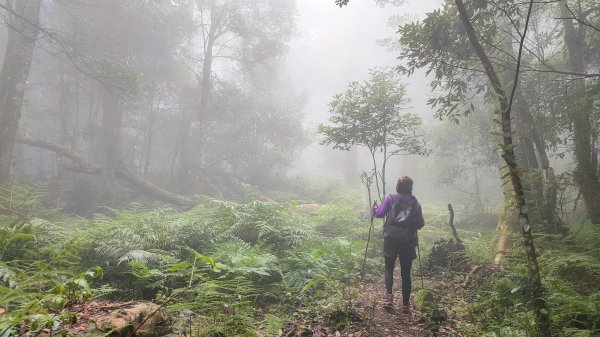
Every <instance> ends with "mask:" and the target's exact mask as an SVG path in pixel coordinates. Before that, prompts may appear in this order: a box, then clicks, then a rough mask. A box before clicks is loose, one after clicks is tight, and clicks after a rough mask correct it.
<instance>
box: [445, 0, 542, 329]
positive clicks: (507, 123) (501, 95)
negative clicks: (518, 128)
mask: <svg viewBox="0 0 600 337" xmlns="http://www.w3.org/2000/svg"><path fill="white" fill-rule="evenodd" d="M455 3H456V7H457V8H458V12H459V16H460V19H461V21H462V22H463V25H464V28H465V30H466V32H467V37H468V38H469V42H470V44H471V46H472V47H473V49H474V50H475V52H476V54H477V56H478V57H479V61H480V62H481V64H482V66H483V68H484V70H485V73H486V75H487V77H488V79H489V81H490V83H491V85H492V88H493V90H494V93H495V94H496V97H497V99H498V103H499V108H500V109H499V110H500V114H501V125H502V138H503V144H502V146H501V147H502V157H503V158H504V160H505V162H506V165H507V168H508V170H509V172H508V173H509V174H508V178H510V181H511V183H512V186H513V189H514V195H515V201H516V206H517V209H518V212H519V220H520V222H521V224H522V227H521V233H522V235H523V244H524V246H525V250H526V252H527V261H528V267H529V275H530V277H531V280H532V297H533V298H532V302H533V306H534V311H535V315H536V323H537V327H538V329H539V334H540V336H544V337H549V336H552V330H551V324H550V313H549V311H548V306H547V304H546V300H545V299H544V294H543V288H542V281H541V277H540V271H539V267H538V263H537V255H536V252H535V245H534V242H533V236H532V233H531V226H530V223H529V215H528V211H527V205H526V200H525V192H524V188H523V184H522V182H521V176H522V171H521V170H520V169H519V167H518V165H517V160H516V157H515V151H514V145H513V138H512V126H511V102H510V101H509V99H508V98H507V95H506V91H505V90H504V87H503V86H502V84H501V82H500V79H499V77H498V74H497V73H496V71H495V69H494V67H493V65H492V63H491V61H490V59H489V57H488V56H487V54H486V53H485V51H484V49H483V47H482V46H481V43H480V42H479V39H478V36H477V33H476V32H475V30H474V29H473V25H472V24H471V21H470V16H469V14H468V13H467V10H466V8H465V5H464V3H463V1H462V0H455ZM532 5H533V0H532V1H531V2H530V3H529V10H528V14H527V19H526V23H525V31H524V32H523V34H522V40H521V41H520V48H522V46H523V42H524V38H525V36H526V30H527V26H528V22H529V15H530V13H531V7H532ZM520 55H521V49H520V50H519V57H518V59H517V60H518V61H517V72H516V77H515V86H516V85H517V83H518V75H519V72H518V70H519V66H520Z"/></svg>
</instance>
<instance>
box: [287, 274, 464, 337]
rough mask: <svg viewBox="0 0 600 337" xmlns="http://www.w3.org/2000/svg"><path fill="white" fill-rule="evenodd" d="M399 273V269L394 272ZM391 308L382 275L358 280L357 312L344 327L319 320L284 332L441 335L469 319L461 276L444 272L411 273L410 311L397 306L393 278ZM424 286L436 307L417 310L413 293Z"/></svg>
mask: <svg viewBox="0 0 600 337" xmlns="http://www.w3.org/2000/svg"><path fill="white" fill-rule="evenodd" d="M394 275H395V277H396V276H399V275H400V270H399V268H397V270H396V271H395V273H394ZM394 281H395V284H394V294H395V299H394V300H395V301H394V306H393V308H391V309H390V308H386V307H385V306H383V304H382V302H383V295H384V293H385V283H384V280H383V277H380V278H378V279H375V280H373V281H372V282H369V283H365V284H362V285H360V286H358V287H357V288H356V290H357V291H358V293H359V294H360V299H359V300H358V305H357V306H356V308H355V310H356V311H357V313H358V314H357V315H349V316H350V317H349V318H350V320H351V322H350V324H349V326H348V327H347V328H345V329H339V330H338V329H336V328H334V327H331V326H327V324H326V323H323V324H313V325H312V326H311V327H310V328H309V329H304V330H296V331H292V330H290V331H289V332H288V333H287V334H283V335H284V336H313V337H324V336H336V337H430V336H431V337H434V336H435V337H438V336H439V337H442V336H461V335H462V334H461V333H460V332H459V331H458V330H459V329H460V328H461V327H465V326H468V325H469V323H467V322H465V321H464V320H463V319H464V317H465V313H466V311H465V306H466V305H467V304H468V302H467V300H466V298H467V297H468V296H467V289H466V287H464V281H465V276H464V275H458V274H453V273H447V272H440V273H437V274H435V275H431V276H427V277H424V279H423V286H422V285H421V282H422V280H421V277H420V276H419V275H413V292H412V295H411V308H412V312H411V313H410V314H404V313H403V312H402V307H401V298H402V296H401V291H400V286H401V281H400V280H399V277H398V279H395V280H394ZM423 288H424V289H426V290H427V291H428V292H429V293H430V294H433V295H434V298H435V300H434V301H435V302H436V304H437V305H436V307H435V309H430V310H427V311H421V310H419V309H417V308H416V307H415V306H414V297H415V294H416V293H417V292H418V291H419V290H420V289H423Z"/></svg>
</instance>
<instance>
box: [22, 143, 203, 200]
mask: <svg viewBox="0 0 600 337" xmlns="http://www.w3.org/2000/svg"><path fill="white" fill-rule="evenodd" d="M16 142H17V143H20V144H25V145H29V146H33V147H38V148H42V149H46V150H49V151H53V152H55V153H56V154H58V155H60V156H63V157H66V158H68V159H70V160H71V161H72V162H74V163H75V164H77V166H68V167H65V168H66V169H69V170H71V171H76V172H80V173H84V174H90V175H101V174H102V172H103V168H102V167H100V166H98V165H95V164H93V163H90V162H88V161H86V160H85V159H83V157H82V156H81V155H80V154H79V153H77V152H75V151H73V150H71V149H69V148H67V147H64V146H62V145H60V144H56V143H52V142H48V141H45V140H41V139H36V138H32V137H30V136H26V135H18V136H17V139H16ZM115 176H117V177H118V178H121V179H123V180H125V181H127V182H128V183H130V184H131V185H133V186H134V187H135V188H137V189H139V190H141V191H143V192H145V193H148V194H149V195H151V196H153V197H155V198H157V199H159V200H163V201H166V202H169V203H173V204H177V205H182V206H190V205H193V203H194V201H193V199H192V198H189V197H186V196H183V195H179V194H175V193H172V192H169V191H167V190H165V189H162V188H160V187H158V186H156V185H154V184H153V183H152V182H150V181H149V180H148V179H146V178H144V177H142V176H141V175H139V174H137V173H135V172H133V171H132V170H130V169H129V168H128V167H127V166H126V165H125V164H123V163H120V165H119V166H118V167H117V168H116V170H115Z"/></svg>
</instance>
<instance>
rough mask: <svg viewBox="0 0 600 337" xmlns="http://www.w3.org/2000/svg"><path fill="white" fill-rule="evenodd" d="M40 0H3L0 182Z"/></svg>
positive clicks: (20, 101)
mask: <svg viewBox="0 0 600 337" xmlns="http://www.w3.org/2000/svg"><path fill="white" fill-rule="evenodd" d="M40 1H41V0H30V1H23V0H16V1H15V2H14V3H13V1H7V8H8V13H7V17H8V42H7V45H6V54H5V55H4V62H3V64H2V69H1V70H0V184H2V183H4V182H6V181H8V179H9V178H10V170H11V166H12V155H13V150H14V146H15V137H16V135H17V128H18V126H19V119H20V118H21V107H22V106H23V96H24V95H25V89H26V86H27V77H29V70H30V68H31V60H32V58H33V49H34V42H35V39H36V37H37V35H38V30H39V29H38V26H37V24H38V21H39V13H40Z"/></svg>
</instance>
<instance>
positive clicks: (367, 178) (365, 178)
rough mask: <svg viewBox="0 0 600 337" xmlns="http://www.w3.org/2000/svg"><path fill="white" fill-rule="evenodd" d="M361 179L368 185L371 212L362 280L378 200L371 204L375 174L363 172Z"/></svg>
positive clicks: (363, 274) (362, 273)
mask: <svg viewBox="0 0 600 337" xmlns="http://www.w3.org/2000/svg"><path fill="white" fill-rule="evenodd" d="M360 180H362V182H363V184H365V186H366V187H367V194H368V195H369V207H370V208H369V212H371V223H370V225H369V236H367V246H366V247H365V256H364V258H363V264H362V268H361V270H360V280H361V281H363V279H364V277H365V265H366V264H367V252H368V251H369V242H370V241H371V232H372V230H373V218H374V215H373V206H376V205H377V201H375V202H374V203H373V205H372V206H371V184H372V183H373V176H369V175H368V174H367V172H364V171H363V172H362V173H361V175H360Z"/></svg>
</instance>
